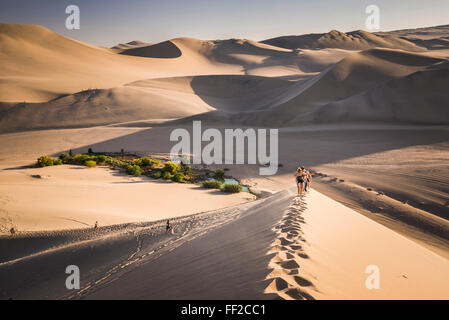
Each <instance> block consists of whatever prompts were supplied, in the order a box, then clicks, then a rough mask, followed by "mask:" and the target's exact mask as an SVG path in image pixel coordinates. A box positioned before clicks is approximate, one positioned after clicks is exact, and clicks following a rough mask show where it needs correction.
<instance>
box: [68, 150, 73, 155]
mask: <svg viewBox="0 0 449 320" xmlns="http://www.w3.org/2000/svg"><path fill="white" fill-rule="evenodd" d="M69 156H70V157H73V151H72V149H70V150H69Z"/></svg>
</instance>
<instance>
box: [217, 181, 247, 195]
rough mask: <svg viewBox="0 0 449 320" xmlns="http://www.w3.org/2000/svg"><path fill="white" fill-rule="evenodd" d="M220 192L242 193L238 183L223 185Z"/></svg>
mask: <svg viewBox="0 0 449 320" xmlns="http://www.w3.org/2000/svg"><path fill="white" fill-rule="evenodd" d="M221 190H222V191H224V192H228V193H239V192H240V191H242V186H241V185H239V184H238V183H225V184H224V185H223V188H222V189H221Z"/></svg>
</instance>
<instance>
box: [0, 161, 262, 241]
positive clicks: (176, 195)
mask: <svg viewBox="0 0 449 320" xmlns="http://www.w3.org/2000/svg"><path fill="white" fill-rule="evenodd" d="M0 194H1V195H0V199H1V203H2V206H1V212H2V215H1V218H0V219H1V223H0V224H1V229H2V230H1V231H2V232H3V233H5V232H8V230H9V228H10V226H15V228H17V229H18V230H20V231H22V232H25V231H39V230H58V229H70V228H86V227H88V228H89V227H92V226H93V225H94V224H95V221H98V222H99V224H100V225H103V226H104V225H112V224H119V223H125V222H136V221H137V222H140V221H154V220H159V219H164V218H171V217H176V216H183V215H189V214H193V213H198V212H203V211H209V210H213V209H216V208H222V207H227V206H231V205H234V204H237V203H241V202H245V201H248V200H252V199H254V196H253V195H251V194H249V193H240V194H237V195H227V194H224V193H222V192H219V191H213V190H207V189H203V188H201V187H199V186H196V185H188V184H179V183H178V184H175V183H171V182H165V181H161V180H154V179H149V178H145V177H144V178H133V177H130V176H127V175H125V174H123V173H120V172H118V171H114V170H109V169H106V168H93V169H86V168H85V167H81V166H60V167H59V166H58V167H51V168H39V169H34V168H32V169H23V170H7V171H2V172H1V173H0ZM171 198H173V199H176V201H171ZM8 227H9V228H8Z"/></svg>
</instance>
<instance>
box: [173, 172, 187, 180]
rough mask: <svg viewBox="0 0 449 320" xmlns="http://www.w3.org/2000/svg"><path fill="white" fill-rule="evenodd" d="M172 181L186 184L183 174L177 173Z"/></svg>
mask: <svg viewBox="0 0 449 320" xmlns="http://www.w3.org/2000/svg"><path fill="white" fill-rule="evenodd" d="M172 180H173V181H174V182H184V174H183V173H182V172H177V173H175V175H174V176H173V178H172Z"/></svg>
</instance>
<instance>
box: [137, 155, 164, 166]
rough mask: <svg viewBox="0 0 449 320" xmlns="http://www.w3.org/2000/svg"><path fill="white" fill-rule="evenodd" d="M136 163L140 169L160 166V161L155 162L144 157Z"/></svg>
mask: <svg viewBox="0 0 449 320" xmlns="http://www.w3.org/2000/svg"><path fill="white" fill-rule="evenodd" d="M134 163H135V164H136V165H138V166H140V167H153V166H154V165H156V164H158V163H159V161H155V160H153V159H151V158H147V157H143V158H139V159H136V160H135V161H134Z"/></svg>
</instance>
